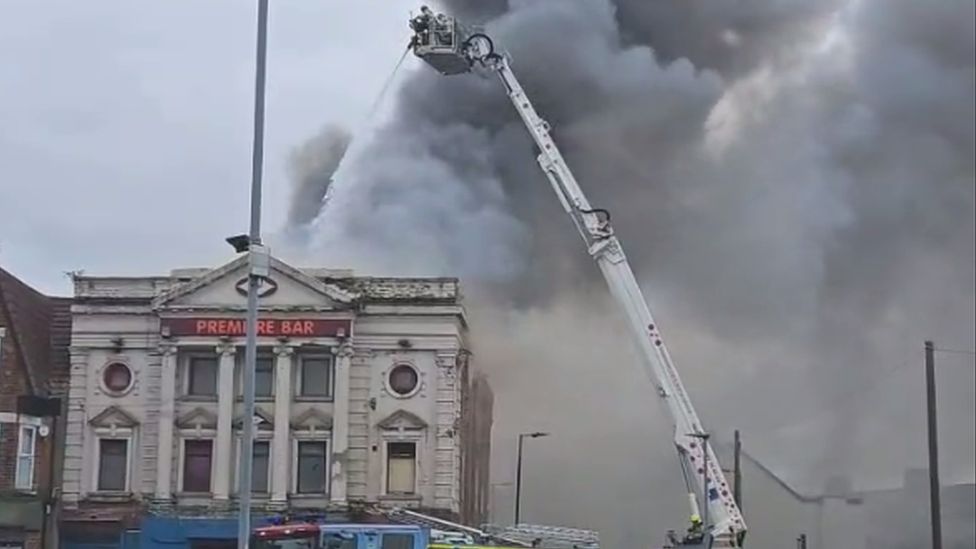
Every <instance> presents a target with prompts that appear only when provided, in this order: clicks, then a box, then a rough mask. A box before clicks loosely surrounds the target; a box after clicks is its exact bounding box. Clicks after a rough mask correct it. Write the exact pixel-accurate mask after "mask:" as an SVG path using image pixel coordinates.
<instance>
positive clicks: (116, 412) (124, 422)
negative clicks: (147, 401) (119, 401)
mask: <svg viewBox="0 0 976 549" xmlns="http://www.w3.org/2000/svg"><path fill="white" fill-rule="evenodd" d="M88 423H89V424H90V425H91V426H92V427H104V428H123V429H131V428H133V427H136V426H138V425H139V421H138V420H137V419H136V418H134V417H132V416H131V415H129V413H128V412H126V411H125V410H123V409H122V408H119V407H118V406H109V407H108V408H106V409H104V410H102V411H101V412H100V413H99V414H98V415H96V416H95V417H93V418H91V419H90V420H88Z"/></svg>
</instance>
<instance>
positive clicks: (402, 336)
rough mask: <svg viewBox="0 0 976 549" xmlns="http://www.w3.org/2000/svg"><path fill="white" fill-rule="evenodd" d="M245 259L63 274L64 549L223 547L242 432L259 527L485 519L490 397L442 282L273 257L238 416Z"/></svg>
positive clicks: (450, 291) (460, 311)
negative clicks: (336, 520) (425, 515)
mask: <svg viewBox="0 0 976 549" xmlns="http://www.w3.org/2000/svg"><path fill="white" fill-rule="evenodd" d="M247 259H248V258H247V256H246V255H244V256H242V257H240V258H238V259H237V260H235V261H232V262H230V263H228V264H226V265H223V266H221V267H218V268H216V269H184V270H177V271H173V272H172V273H171V274H170V275H168V276H160V277H145V278H121V277H89V276H79V277H76V278H75V298H74V305H73V307H72V315H73V330H72V340H71V379H70V396H69V403H68V418H67V435H66V449H65V453H66V459H65V466H64V483H63V493H64V501H65V511H64V515H63V517H62V521H61V524H62V540H63V541H64V543H65V546H66V547H73V546H75V545H76V544H91V543H99V544H106V546H110V545H113V544H114V545H119V544H122V545H129V544H135V543H139V544H141V546H142V547H153V546H155V545H162V544H165V545H167V547H170V548H172V549H178V546H182V547H193V546H195V545H196V544H197V542H196V541H194V540H198V539H203V538H206V539H209V540H211V541H212V540H224V542H228V541H229V540H230V539H233V538H235V537H236V522H237V521H236V516H235V513H236V502H237V492H238V490H237V485H238V480H237V463H238V456H239V453H240V435H241V425H242V424H243V422H244V421H252V422H254V424H255V426H256V428H257V429H256V438H255V440H256V443H255V446H254V453H253V459H254V471H253V476H252V479H251V486H252V492H253V494H254V505H255V509H256V514H257V515H259V517H260V516H261V515H270V514H274V513H281V512H284V511H317V512H321V511H323V510H329V511H331V512H334V513H340V514H341V513H343V512H348V511H349V509H350V507H355V506H356V504H360V503H369V504H390V505H396V506H404V507H412V508H416V509H422V510H426V511H428V512H434V513H437V514H439V515H442V516H445V517H449V518H452V519H454V520H461V521H467V522H471V523H478V522H480V521H482V520H484V518H485V514H486V510H487V494H488V455H489V452H490V434H491V433H490V431H491V401H492V397H491V392H490V389H488V387H487V384H486V383H485V381H484V379H483V378H482V377H481V376H480V375H479V374H477V373H476V371H475V370H474V366H473V363H472V361H471V354H470V352H469V351H468V344H467V322H466V316H465V312H464V308H463V306H462V303H461V295H460V292H459V289H458V282H457V280H455V279H443V278H437V279H433V278H429V279H405V278H383V279H379V278H366V277H355V276H353V275H352V273H350V272H348V271H334V270H326V269H296V268H294V267H291V266H289V265H287V264H285V263H283V262H281V261H279V260H277V259H272V274H271V276H270V278H269V279H267V280H266V281H265V282H264V283H263V284H262V287H261V293H260V301H259V306H260V321H259V326H258V335H259V338H258V351H259V352H258V355H259V356H258V363H257V372H256V379H255V393H256V401H257V402H256V413H255V416H254V417H253V418H244V417H242V416H241V413H242V412H241V408H242V402H241V401H242V394H243V393H242V383H241V370H242V362H243V354H244V353H243V344H244V311H245V305H246V298H245V294H246V268H247ZM259 522H260V520H259V519H256V523H259Z"/></svg>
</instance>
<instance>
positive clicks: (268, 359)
mask: <svg viewBox="0 0 976 549" xmlns="http://www.w3.org/2000/svg"><path fill="white" fill-rule="evenodd" d="M237 356H238V361H237V374H238V375H237V392H238V395H240V396H243V395H244V366H245V365H246V362H245V359H244V353H238V355H237ZM274 385H275V368H274V357H273V356H270V355H258V357H257V360H256V361H255V364H254V396H255V397H257V398H270V397H272V396H274Z"/></svg>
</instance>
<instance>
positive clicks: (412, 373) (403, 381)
mask: <svg viewBox="0 0 976 549" xmlns="http://www.w3.org/2000/svg"><path fill="white" fill-rule="evenodd" d="M386 382H387V385H388V386H389V388H390V391H391V392H392V393H393V394H394V395H395V396H398V397H401V398H403V397H408V396H411V395H413V394H414V393H416V392H417V389H419V388H420V374H419V373H418V372H417V369H416V368H414V367H413V366H411V365H409V364H397V365H396V366H394V367H393V369H392V370H390V373H389V375H388V376H387V381H386Z"/></svg>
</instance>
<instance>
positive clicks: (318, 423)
mask: <svg viewBox="0 0 976 549" xmlns="http://www.w3.org/2000/svg"><path fill="white" fill-rule="evenodd" d="M291 428H292V429H295V430H300V431H306V430H309V429H315V430H322V431H328V430H330V429H332V416H330V415H329V414H326V413H325V412H323V411H321V410H318V409H315V408H309V409H308V410H306V411H305V412H303V413H302V414H300V415H299V416H298V417H296V418H295V419H293V420H292V421H291Z"/></svg>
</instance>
